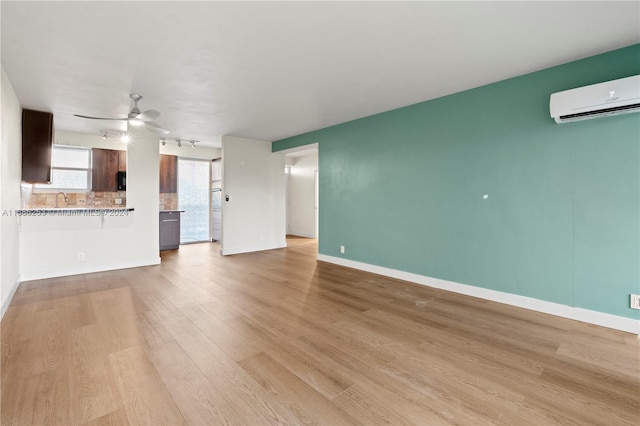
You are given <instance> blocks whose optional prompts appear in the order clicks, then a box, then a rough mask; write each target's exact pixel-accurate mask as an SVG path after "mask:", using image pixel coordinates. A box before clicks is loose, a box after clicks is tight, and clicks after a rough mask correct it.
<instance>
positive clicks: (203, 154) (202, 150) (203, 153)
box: [160, 143, 222, 160]
mask: <svg viewBox="0 0 640 426" xmlns="http://www.w3.org/2000/svg"><path fill="white" fill-rule="evenodd" d="M160 154H164V155H177V156H178V157H182V158H197V159H200V160H215V159H216V158H220V157H221V156H222V151H221V150H220V149H219V148H207V147H204V146H198V144H196V148H195V149H193V148H191V145H190V144H189V143H184V144H182V148H178V145H175V144H173V143H167V144H166V145H164V146H163V145H160Z"/></svg>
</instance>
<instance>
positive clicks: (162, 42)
mask: <svg viewBox="0 0 640 426" xmlns="http://www.w3.org/2000/svg"><path fill="white" fill-rule="evenodd" d="M0 4H1V6H0V7H1V19H2V21H1V25H2V26H1V31H2V50H1V52H2V66H3V67H4V69H5V71H6V72H7V75H8V76H9V79H10V81H11V82H12V85H13V87H14V89H15V91H16V94H17V96H18V99H19V100H20V102H21V104H22V105H23V107H25V108H33V109H38V110H48V111H51V112H53V113H54V115H55V123H56V128H57V129H61V130H68V131H76V132H88V133H96V134H97V133H98V132H99V130H100V129H104V128H112V129H116V128H119V127H118V126H120V125H123V124H124V123H122V122H115V121H113V122H111V121H108V122H102V121H91V120H84V119H81V118H77V117H73V114H84V115H94V116H126V114H127V113H128V112H129V109H130V108H131V103H130V99H129V93H131V92H136V93H140V94H142V95H143V96H144V99H143V100H142V101H141V102H140V109H141V110H143V111H144V110H146V109H151V108H153V109H156V110H158V111H160V112H161V113H162V115H161V116H160V117H159V118H158V120H157V122H158V123H159V124H160V125H161V126H163V127H165V128H167V129H169V130H171V134H170V135H169V136H170V137H174V138H175V137H182V138H186V139H197V140H200V141H202V142H203V143H204V144H207V145H210V146H220V137H221V136H222V135H234V136H240V137H248V138H254V139H262V140H277V139H281V138H285V137H288V136H293V135H297V134H300V133H304V132H307V131H311V130H314V129H318V128H322V127H326V126H330V125H333V124H337V123H342V122H345V121H349V120H353V119H356V118H360V117H364V116H368V115H372V114H376V113H379V112H383V111H387V110H390V109H394V108H398V107H401V106H405V105H410V104H414V103H417V102H421V101H424V100H428V99H433V98H437V97H440V96H443V95H447V94H451V93H455V92H458V91H462V90H466V89H469V88H473V87H477V86H481V85H484V84H488V83H492V82H496V81H499V80H503V79H505V78H509V77H514V76H517V75H521V74H525V73H528V72H532V71H536V70H539V69H543V68H547V67H550V66H553V65H558V64H561V63H565V62H569V61H572V60H576V59H580V58H583V57H587V56H591V55H594V54H598V53H601V52H605V51H608V50H613V49H616V48H619V47H624V46H627V45H630V44H634V43H638V42H640V2H637V1H631V2H611V1H603V2H573V1H572V2H557V1H556V2H152V1H129V2H81V1H70V2H10V1H2V2H1V3H0Z"/></svg>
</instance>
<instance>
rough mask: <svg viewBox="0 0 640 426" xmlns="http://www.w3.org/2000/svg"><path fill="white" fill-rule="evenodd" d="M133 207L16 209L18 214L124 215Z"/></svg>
mask: <svg viewBox="0 0 640 426" xmlns="http://www.w3.org/2000/svg"><path fill="white" fill-rule="evenodd" d="M132 211H134V209H133V207H97V208H93V207H60V208H51V207H48V208H41V209H18V210H16V211H15V212H16V215H18V216H104V215H108V216H120V215H122V216H125V215H126V214H127V213H128V212H132Z"/></svg>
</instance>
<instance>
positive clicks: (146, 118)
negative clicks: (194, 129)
mask: <svg viewBox="0 0 640 426" xmlns="http://www.w3.org/2000/svg"><path fill="white" fill-rule="evenodd" d="M129 97H130V98H131V99H132V100H133V108H131V111H129V115H127V117H124V118H109V117H91V116H88V115H80V114H73V115H74V116H75V117H80V118H89V119H91V120H117V121H127V122H129V124H131V125H134V126H144V127H146V128H147V129H149V130H151V131H152V132H155V133H159V134H162V135H166V134H168V133H169V131H168V130H166V129H163V128H162V127H160V126H159V125H158V123H156V122H155V121H153V120H155V119H156V118H158V117H160V113H159V112H158V111H156V110H155V109H150V110H147V111H144V112H140V109H139V108H138V102H139V101H140V100H141V99H142V95H139V94H137V93H131V94H130V95H129Z"/></svg>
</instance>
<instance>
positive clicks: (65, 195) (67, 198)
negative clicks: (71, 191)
mask: <svg viewBox="0 0 640 426" xmlns="http://www.w3.org/2000/svg"><path fill="white" fill-rule="evenodd" d="M60 194H62V195H63V196H64V202H65V203H68V202H69V197H67V194H65V193H64V192H62V191H60V192H58V193H57V194H56V209H57V208H59V207H58V195H60Z"/></svg>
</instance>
